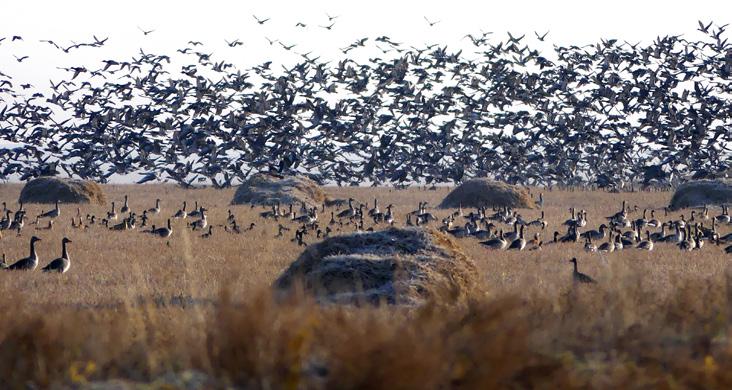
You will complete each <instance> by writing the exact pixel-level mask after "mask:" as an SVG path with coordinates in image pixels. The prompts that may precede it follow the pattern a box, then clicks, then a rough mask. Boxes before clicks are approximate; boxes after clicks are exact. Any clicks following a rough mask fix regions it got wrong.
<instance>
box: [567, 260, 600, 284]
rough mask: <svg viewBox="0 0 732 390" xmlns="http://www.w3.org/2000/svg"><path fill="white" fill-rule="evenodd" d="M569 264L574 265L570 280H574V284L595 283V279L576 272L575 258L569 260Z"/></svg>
mask: <svg viewBox="0 0 732 390" xmlns="http://www.w3.org/2000/svg"><path fill="white" fill-rule="evenodd" d="M569 262H570V263H572V264H574V270H573V271H572V280H574V281H575V282H576V283H597V282H596V281H595V279H592V278H591V277H590V276H588V275H585V274H583V273H582V272H579V271H578V270H577V259H576V258H574V257H573V258H572V260H570V261H569Z"/></svg>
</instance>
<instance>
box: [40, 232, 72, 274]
mask: <svg viewBox="0 0 732 390" xmlns="http://www.w3.org/2000/svg"><path fill="white" fill-rule="evenodd" d="M71 242H72V241H71V240H69V239H68V238H66V237H64V239H63V240H61V257H59V258H58V259H55V260H53V261H51V262H50V263H48V265H47V266H45V267H43V272H57V273H60V274H62V273H64V272H66V271H68V270H69V267H71V260H70V258H69V252H68V250H67V249H66V244H69V243H71Z"/></svg>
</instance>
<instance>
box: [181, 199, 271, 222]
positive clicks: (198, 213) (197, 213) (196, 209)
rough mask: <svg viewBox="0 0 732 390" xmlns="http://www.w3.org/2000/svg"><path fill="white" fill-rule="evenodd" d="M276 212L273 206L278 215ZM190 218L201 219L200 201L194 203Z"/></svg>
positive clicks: (189, 214)
mask: <svg viewBox="0 0 732 390" xmlns="http://www.w3.org/2000/svg"><path fill="white" fill-rule="evenodd" d="M275 210H276V208H275V205H272V212H273V213H276V211H275ZM188 216H189V217H191V218H196V217H200V216H201V209H200V208H199V207H198V201H197V200H196V201H194V202H193V209H192V210H191V212H190V213H188ZM265 218H267V217H265Z"/></svg>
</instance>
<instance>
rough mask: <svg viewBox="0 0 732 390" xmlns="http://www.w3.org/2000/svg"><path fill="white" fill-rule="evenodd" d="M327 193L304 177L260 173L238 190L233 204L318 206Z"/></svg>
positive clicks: (232, 201)
mask: <svg viewBox="0 0 732 390" xmlns="http://www.w3.org/2000/svg"><path fill="white" fill-rule="evenodd" d="M324 200H325V193H324V192H323V191H322V190H321V189H320V187H319V186H318V184H316V183H315V182H314V181H312V180H310V179H308V178H304V177H294V176H277V175H272V174H264V173H258V174H256V175H254V176H252V177H251V178H250V179H249V180H247V181H246V182H245V183H242V185H240V186H239V188H237V190H236V193H235V194H234V199H232V200H231V204H255V205H272V204H275V203H277V202H279V203H280V204H283V205H284V204H300V203H301V202H305V204H307V205H310V206H316V205H319V204H321V203H322V202H323V201H324Z"/></svg>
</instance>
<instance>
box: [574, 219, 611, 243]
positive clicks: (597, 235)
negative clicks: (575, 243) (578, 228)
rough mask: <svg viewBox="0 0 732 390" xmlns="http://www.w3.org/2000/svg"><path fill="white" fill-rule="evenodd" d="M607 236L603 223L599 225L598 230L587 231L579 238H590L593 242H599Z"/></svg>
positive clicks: (605, 226)
mask: <svg viewBox="0 0 732 390" xmlns="http://www.w3.org/2000/svg"><path fill="white" fill-rule="evenodd" d="M606 236H607V225H605V224H604V223H603V224H602V225H600V228H599V230H588V231H586V232H584V233H582V234H580V237H590V238H592V239H593V240H595V241H600V240H602V239H604V238H605V237H606Z"/></svg>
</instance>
